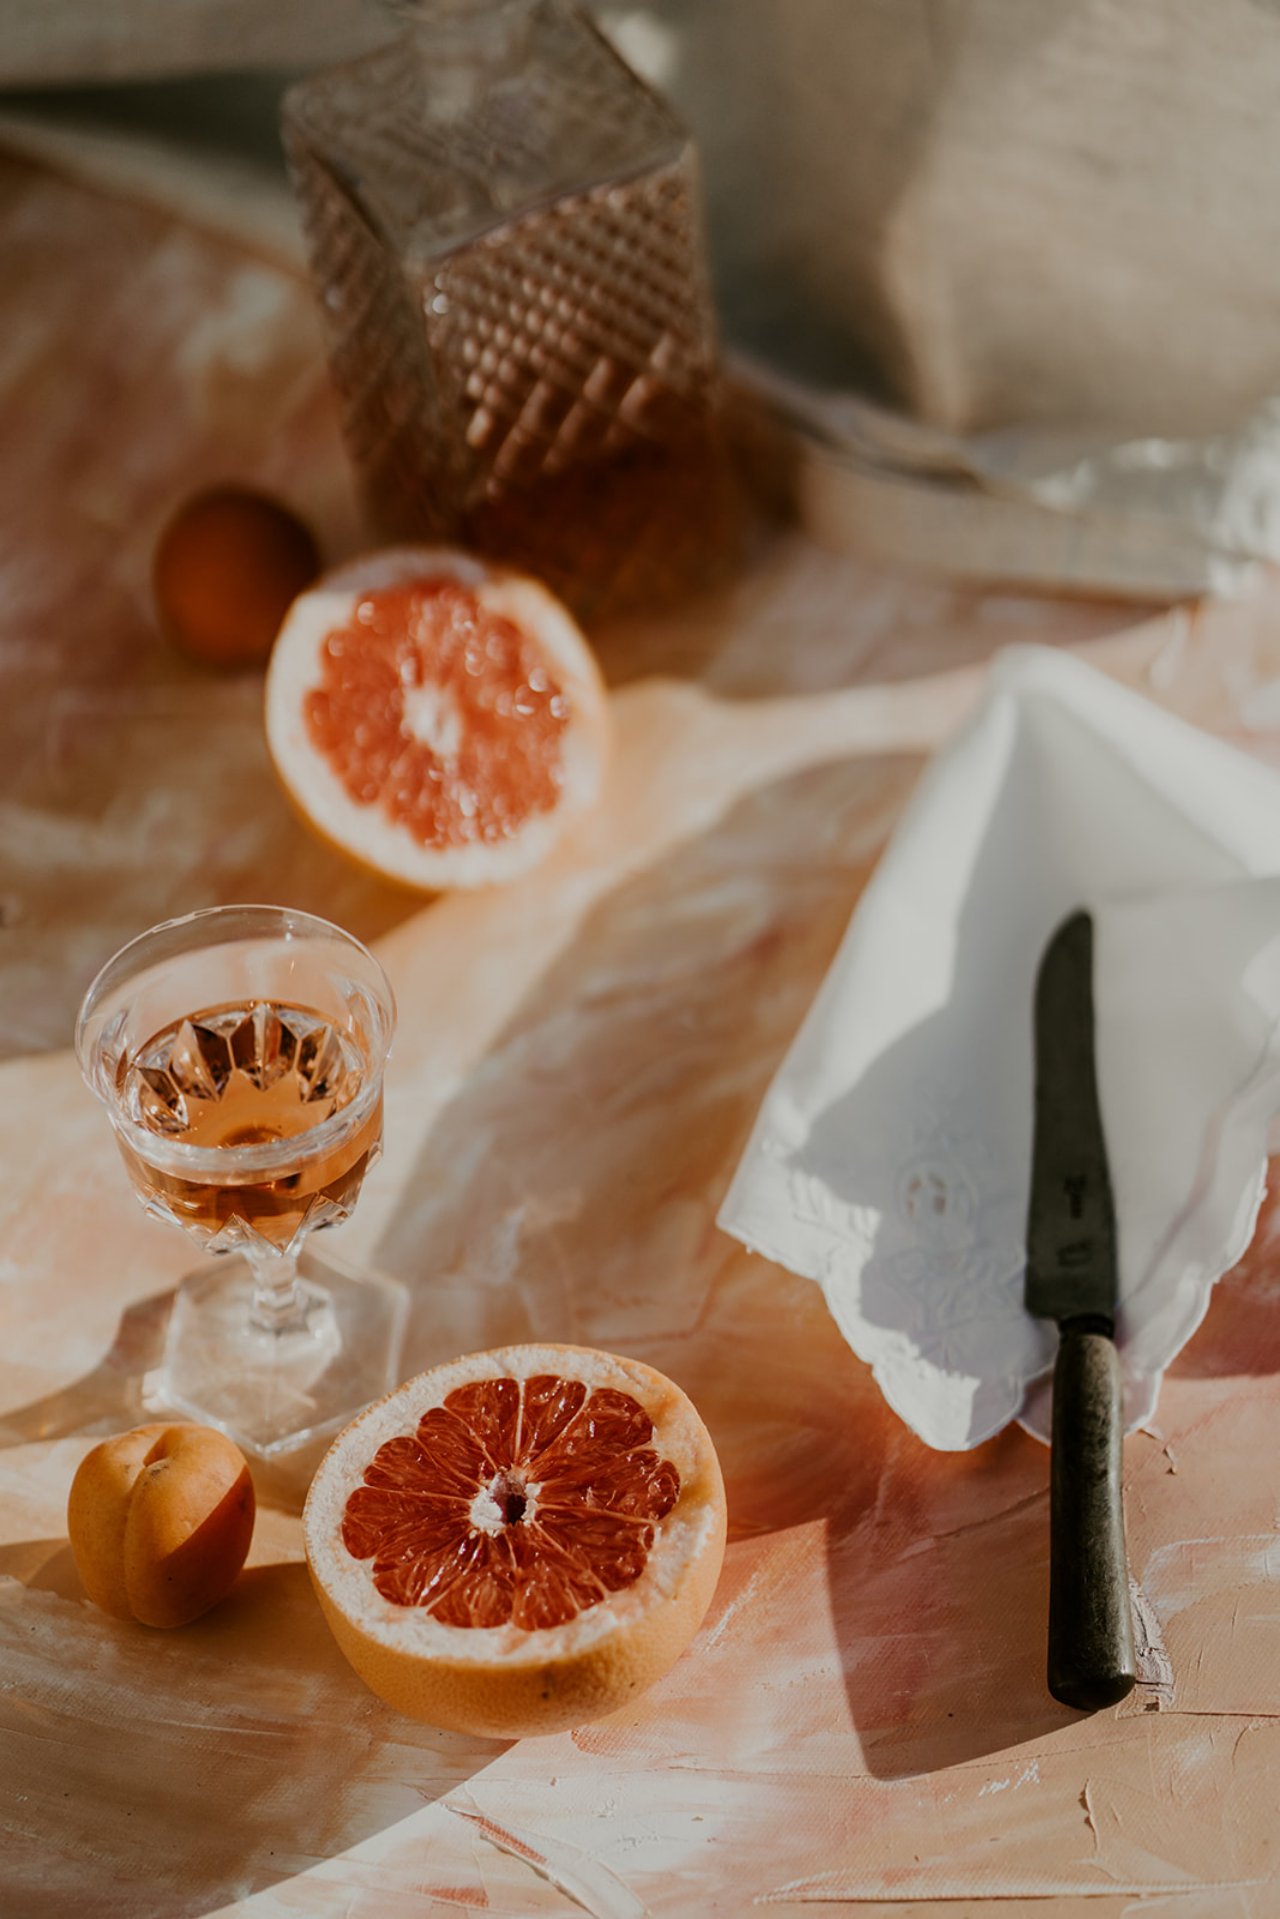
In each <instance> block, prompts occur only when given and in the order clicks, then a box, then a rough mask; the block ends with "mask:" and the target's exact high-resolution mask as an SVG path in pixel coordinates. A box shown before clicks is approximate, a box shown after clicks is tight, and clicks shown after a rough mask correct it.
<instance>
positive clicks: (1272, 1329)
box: [1169, 1162, 1280, 1379]
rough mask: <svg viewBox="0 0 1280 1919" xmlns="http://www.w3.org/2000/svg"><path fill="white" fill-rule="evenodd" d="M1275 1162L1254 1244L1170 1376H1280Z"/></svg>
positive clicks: (1218, 1289)
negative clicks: (1275, 1374) (1277, 1373)
mask: <svg viewBox="0 0 1280 1919" xmlns="http://www.w3.org/2000/svg"><path fill="white" fill-rule="evenodd" d="M1275 1175H1276V1165H1275V1162H1273V1163H1272V1169H1271V1177H1270V1190H1269V1191H1268V1193H1267V1195H1266V1197H1265V1198H1264V1200H1263V1202H1262V1210H1261V1212H1260V1213H1259V1215H1258V1224H1257V1227H1256V1229H1255V1231H1254V1235H1253V1241H1252V1244H1251V1245H1250V1247H1249V1250H1248V1251H1247V1252H1246V1254H1245V1256H1244V1258H1243V1259H1242V1260H1240V1261H1239V1263H1238V1264H1237V1265H1235V1266H1233V1267H1232V1269H1231V1271H1230V1272H1229V1273H1225V1274H1224V1275H1223V1277H1222V1278H1221V1279H1220V1280H1219V1281H1218V1283H1217V1285H1216V1286H1215V1287H1214V1289H1213V1291H1212V1293H1211V1294H1210V1296H1209V1310H1208V1312H1207V1313H1206V1314H1205V1317H1204V1320H1203V1323H1202V1324H1201V1325H1200V1327H1199V1328H1198V1330H1197V1331H1196V1333H1195V1335H1194V1337H1193V1338H1192V1339H1191V1340H1190V1342H1189V1343H1188V1344H1187V1345H1186V1346H1185V1347H1184V1348H1183V1350H1182V1351H1181V1352H1180V1353H1179V1354H1178V1357H1177V1358H1176V1359H1175V1360H1174V1362H1173V1364H1172V1366H1170V1368H1169V1376H1170V1378H1174V1379H1176V1378H1179V1377H1183V1378H1186V1377H1190V1378H1209V1379H1231V1378H1245V1379H1248V1378H1251V1377H1252V1378H1256V1377H1258V1376H1259V1375H1261V1374H1263V1373H1275V1372H1280V1311H1277V1308H1278V1307H1280V1190H1278V1187H1280V1182H1277V1179H1276V1176H1275Z"/></svg>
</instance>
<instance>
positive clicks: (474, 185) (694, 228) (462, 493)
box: [283, 0, 737, 613]
mask: <svg viewBox="0 0 1280 1919" xmlns="http://www.w3.org/2000/svg"><path fill="white" fill-rule="evenodd" d="M395 10H396V12H397V13H398V14H399V15H400V16H401V17H402V21H403V26H404V31H403V33H402V35H401V37H400V38H399V39H398V40H397V41H395V42H393V43H392V44H390V45H388V46H386V47H384V48H382V49H380V50H379V51H377V52H375V53H373V54H371V55H368V56H366V57H364V58H362V59H360V60H356V61H353V62H351V63H349V64H347V65H345V66H343V67H339V68H337V69H334V70H331V71H329V72H326V73H323V74H320V75H317V76H314V77H311V78H308V79H306V80H304V81H302V82H301V83H300V84H298V85H296V86H294V87H293V88H291V89H290V91H289V92H288V94H287V95H286V98H285V105H284V118H283V135H284V144H285V149H286V152H287V155H288V160H289V166H290V171H291V174H292V177H293V181H294V186H295V189H296V192H297V195H298V198H299V201H300V204H301V207H302V211H303V216H304V221H305V225H306V231H307V237H308V245H309V250H310V255H311V261H312V268H313V273H314V277H315V280H316V284H317V287H318V289H319V293H320V299H321V303H322V308H323V314H324V320H325V325H326V328H327V333H328V341H329V351H330V359H331V365H332V370H333V375H334V378H335V381H336V384H337V387H338V390H339V393H340V396H341V400H342V405H343V412H344V424H345V432H346V437H347V442H348V446H349V449H350V452H351V455H352V458H353V461H354V464H355V467H356V470H357V473H358V475H359V479H360V484H361V488H362V492H363V495H364V502H365V507H366V510H367V513H368V516H369V518H370V520H371V522H372V524H373V526H374V527H375V529H376V530H377V532H378V533H379V534H380V535H382V536H383V537H389V538H393V539H395V538H408V539H426V540H432V539H435V540H450V541H458V542H461V543H464V544H468V545H471V546H473V547H476V548H478V549H479V550H480V551H482V552H485V553H488V554H490V555H492V556H493V557H495V558H498V559H500V560H503V561H505V562H507V563H508V564H511V565H515V566H519V567H522V568H525V569H527V570H529V571H531V572H534V573H536V574H538V575H540V576H541V577H542V578H544V579H545V580H547V581H548V583H549V584H550V585H552V586H553V587H555V588H556V589H557V590H558V591H560V592H561V593H562V594H563V595H564V596H565V597H566V598H567V599H569V600H570V601H571V602H572V603H573V604H574V605H575V607H576V608H577V610H578V611H579V612H586V613H599V612H607V611H613V610H615V609H617V608H620V607H637V606H639V607H645V606H653V605H656V604H659V603H662V602H666V601H669V600H671V599H672V598H674V597H677V596H678V595H680V594H681V593H683V592H684V591H686V590H688V589H689V588H691V587H695V586H697V585H699V584H701V583H704V582H705V581H707V580H708V579H710V578H711V577H714V576H715V575H716V574H717V573H719V572H720V571H722V570H723V568H724V566H725V563H726V561H727V560H728V559H729V558H730V556H731V553H732V550H733V546H734V541H735V534H736V525H737V515H736V511H735V498H734V488H733V482H732V477H731V473H730V469H729V466H728V462H727V459H726V455H725V450H724V443H723V437H722V433H721V428H720V422H719V418H718V411H717V399H718V393H717V359H716V339H715V323H714V314H713V308H712V302H711V294H710V288H709V284H708V279H707V273H706V266H705V257H704V247H703V238H702V229H701V212H700V201H699V185H698V168H697V157H696V154H695V151H694V147H693V144H692V141H691V140H690V137H689V135H688V134H687V132H686V131H685V129H684V128H683V127H682V126H681V124H680V123H679V121H678V120H677V119H676V118H675V116H674V115H673V114H672V113H671V111H670V109H669V108H668V107H667V106H666V105H665V103H664V102H663V101H662V100H660V99H659V98H658V97H657V96H656V95H654V94H653V93H652V92H650V91H649V89H648V88H647V87H646V86H644V85H643V84H642V82H641V81H640V80H639V79H637V78H636V76H635V75H634V74H633V73H632V72H631V70H630V69H629V68H628V67H627V66H626V65H624V63H623V62H622V61H621V60H620V59H619V57H618V56H617V54H616V53H614V52H613V50H612V49H611V47H610V46H609V45H608V44H607V42H606V41H605V40H604V39H603V38H602V37H601V35H600V34H599V33H598V32H597V31H596V30H595V28H594V27H593V26H592V25H591V24H590V23H589V22H588V21H587V20H586V19H585V18H584V17H583V15H582V14H581V13H580V12H579V11H578V10H577V9H576V8H575V7H573V6H572V5H570V4H568V3H567V0H400V4H399V5H397V6H396V8H395Z"/></svg>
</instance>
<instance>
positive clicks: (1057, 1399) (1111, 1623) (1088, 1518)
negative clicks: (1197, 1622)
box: [1049, 1319, 1137, 1712]
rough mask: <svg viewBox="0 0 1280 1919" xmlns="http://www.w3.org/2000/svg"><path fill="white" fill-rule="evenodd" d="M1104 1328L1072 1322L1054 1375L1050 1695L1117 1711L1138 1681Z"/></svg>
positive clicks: (1113, 1378)
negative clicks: (1113, 1707)
mask: <svg viewBox="0 0 1280 1919" xmlns="http://www.w3.org/2000/svg"><path fill="white" fill-rule="evenodd" d="M1103 1325H1105V1322H1100V1321H1098V1320H1096V1319H1078V1320H1067V1321H1066V1322H1065V1323H1064V1324H1063V1327H1062V1331H1061V1338H1060V1342H1059V1346H1058V1360H1057V1364H1056V1366H1055V1368H1054V1374H1053V1453H1052V1462H1051V1467H1050V1473H1051V1492H1050V1508H1049V1513H1050V1516H1049V1691H1050V1692H1051V1693H1052V1694H1053V1696H1054V1698H1055V1699H1060V1700H1061V1701H1062V1703H1063V1705H1064V1706H1076V1707H1078V1708H1079V1709H1080V1710H1081V1711H1082V1712H1093V1711H1095V1710H1096V1709H1097V1708H1098V1707H1099V1706H1113V1705H1114V1704H1115V1702H1116V1701H1117V1700H1118V1699H1123V1698H1124V1696H1125V1694H1126V1693H1127V1692H1128V1691H1129V1689H1130V1687H1131V1686H1132V1685H1133V1682H1134V1680H1135V1679H1136V1678H1137V1667H1136V1665H1135V1662H1134V1656H1133V1621H1132V1618H1131V1615H1130V1610H1129V1569H1128V1564H1127V1562H1126V1559H1125V1549H1124V1509H1123V1506H1122V1504H1121V1497H1120V1443H1121V1439H1122V1437H1123V1419H1122V1413H1121V1405H1122V1396H1121V1387H1120V1361H1119V1359H1118V1357H1117V1355H1116V1349H1115V1345H1114V1343H1113V1341H1112V1339H1111V1337H1110V1334H1109V1332H1108V1331H1104V1330H1102V1327H1103Z"/></svg>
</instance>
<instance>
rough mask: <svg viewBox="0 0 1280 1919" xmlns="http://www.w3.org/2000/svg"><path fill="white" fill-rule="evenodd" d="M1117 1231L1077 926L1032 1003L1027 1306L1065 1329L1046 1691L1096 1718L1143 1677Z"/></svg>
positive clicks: (1085, 938) (1054, 1468)
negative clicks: (1127, 1514) (1135, 1610)
mask: <svg viewBox="0 0 1280 1919" xmlns="http://www.w3.org/2000/svg"><path fill="white" fill-rule="evenodd" d="M1116 1287H1117V1262H1116V1220H1115V1205H1114V1202H1113V1200H1112V1195H1111V1176H1110V1173H1109V1172H1108V1169H1107V1146H1106V1140H1105V1138H1104V1136H1103V1131H1102V1115H1101V1113H1100V1111H1099V1107H1098V1086H1097V1076H1096V1070H1095V1063H1094V1028H1093V921H1092V919H1091V918H1090V916H1089V914H1088V913H1084V912H1078V913H1073V914H1072V916H1071V917H1070V919H1068V920H1065V921H1064V922H1063V924H1062V925H1061V926H1060V927H1059V928H1058V930H1057V932H1056V933H1055V934H1054V935H1053V938H1052V939H1051V940H1050V941H1049V944H1048V946H1047V947H1046V948H1045V951H1044V956H1043V958H1042V959H1041V962H1040V971H1039V974H1038V976H1037V979H1036V992H1035V1141H1034V1146H1033V1150H1032V1159H1031V1201H1030V1206H1029V1209H1028V1214H1027V1277H1026V1294H1025V1298H1026V1307H1027V1311H1028V1312H1029V1313H1034V1314H1035V1315H1036V1317H1037V1318H1039V1319H1056V1320H1057V1322H1058V1357H1057V1361H1056V1363H1055V1366H1054V1370H1053V1430H1052V1454H1051V1460H1050V1469H1049V1470H1050V1498H1049V1671H1048V1679H1049V1691H1050V1692H1051V1693H1052V1694H1053V1696H1054V1698H1055V1699H1060V1700H1061V1701H1062V1703H1063V1704H1064V1705H1067V1706H1076V1707H1079V1708H1080V1709H1081V1710H1083V1711H1086V1712H1091V1711H1093V1710H1095V1709H1096V1708H1097V1707H1099V1706H1110V1705H1114V1704H1115V1702H1116V1700H1118V1699H1123V1698H1124V1696H1125V1694H1126V1693H1127V1692H1128V1691H1129V1689H1130V1687H1131V1686H1132V1685H1133V1683H1134V1680H1135V1679H1136V1677H1137V1669H1136V1666H1135V1663H1134V1655H1133V1622H1132V1618H1131V1616H1130V1610H1129V1573H1128V1566H1127V1563H1126V1560H1125V1544H1124V1510H1123V1507H1122V1504H1121V1496H1120V1444H1121V1439H1122V1437H1123V1419H1122V1411H1121V1404H1122V1395H1121V1384H1120V1362H1119V1359H1118V1357H1117V1355H1116V1349H1115V1311H1116Z"/></svg>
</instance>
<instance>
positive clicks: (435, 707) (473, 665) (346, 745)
mask: <svg viewBox="0 0 1280 1919" xmlns="http://www.w3.org/2000/svg"><path fill="white" fill-rule="evenodd" d="M266 724H267V743H268V746H269V747H270V750H271V755H272V758H273V759H274V761H275V765H276V770H277V772H278V773H279V775H280V778H281V780H282V781H283V782H284V786H285V789H286V791H287V792H288V793H289V795H290V796H291V798H292V799H293V801H294V803H295V805H296V806H297V807H298V808H299V810H300V811H301V813H302V814H303V815H304V817H305V818H306V819H307V820H308V821H309V822H310V823H311V825H313V826H314V827H315V828H317V829H318V830H319V832H320V833H321V834H323V835H324V837H325V838H327V839H328V840H330V841H332V842H333V843H334V844H335V845H337V846H338V847H340V848H341V849H342V850H343V851H344V852H346V853H349V854H351V855H353V856H354V857H355V858H356V859H358V860H360V861H361V862H362V863H363V864H364V865H366V866H370V867H372V868H374V870H375V871H377V872H379V873H382V874H384V875H386V876H387V877H388V878H391V879H395V880H399V881H401V882H402V883H403V884H406V885H409V886H418V887H422V888H424V889H426V890H428V891H436V890H439V889H444V888H451V887H463V886H482V885H488V884H489V883H490V882H491V881H496V880H505V879H510V878H512V877H514V875H516V874H518V873H522V872H525V871H526V870H527V869H528V868H529V867H531V866H534V865H536V864H537V862H538V861H539V860H540V859H542V858H543V857H544V855H545V854H546V853H547V852H548V851H549V849H550V848H551V846H552V845H553V844H554V843H555V841H556V840H557V839H558V838H559V837H560V835H561V833H562V832H563V831H564V828H565V827H566V825H567V824H568V823H569V821H570V820H571V819H572V818H573V817H574V816H575V815H576V814H578V813H580V812H582V811H583V810H584V808H586V807H588V806H589V805H590V804H591V803H592V801H593V800H594V799H595V797H596V794H597V793H598V791H599V789H600V782H601V778H602V776H603V771H604V762H605V752H606V740H607V708H606V702H605V694H604V688H603V685H602V683H601V679H600V674H599V670H598V668H597V666H596V663H595V659H594V656H593V655H592V653H591V650H590V648H589V647H588V645H587V643H586V641H585V640H584V639H583V637H582V634H581V633H580V632H579V631H578V628H577V627H576V626H575V625H574V623H573V620H572V619H571V618H570V616H569V614H568V613H567V612H566V611H565V609H564V607H562V606H561V605H560V603H559V601H558V600H556V599H554V598H553V597H552V595H551V594H550V593H548V592H547V591H546V589H545V588H544V587H542V586H539V585H538V584H537V582H536V581H534V580H530V579H525V578H524V577H523V576H521V575H519V574H514V573H507V572H502V571H500V570H497V569H494V568H492V567H489V566H486V565H485V564H484V563H483V562H482V561H480V560H476V559H473V558H471V557H469V556H468V555H467V554H464V553H459V552H455V551H452V550H450V549H445V548H430V547H395V548H391V549H389V550H388V551H386V552H383V553H375V554H372V555H370V556H369V557H367V558H366V559H363V560H359V561H354V562H352V563H351V564H350V565H349V566H346V567H343V568H341V569H339V570H338V571H337V572H334V573H329V574H326V575H325V577H324V578H323V579H321V580H320V581H319V582H318V583H317V584H316V585H315V586H314V587H313V588H312V589H311V590H310V591H309V592H307V593H303V594H302V595H300V597H299V598H298V599H297V600H295V601H294V603H293V605H292V607H291V608H290V610H289V612H288V614H287V616H286V618H285V621H284V624H283V626H282V627H281V629H280V632H279V635H278V637H277V639H276V644H275V648H274V650H273V652H272V655H271V664H270V668H269V671H268V674H267V699H266Z"/></svg>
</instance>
